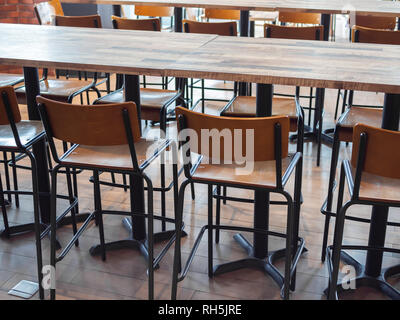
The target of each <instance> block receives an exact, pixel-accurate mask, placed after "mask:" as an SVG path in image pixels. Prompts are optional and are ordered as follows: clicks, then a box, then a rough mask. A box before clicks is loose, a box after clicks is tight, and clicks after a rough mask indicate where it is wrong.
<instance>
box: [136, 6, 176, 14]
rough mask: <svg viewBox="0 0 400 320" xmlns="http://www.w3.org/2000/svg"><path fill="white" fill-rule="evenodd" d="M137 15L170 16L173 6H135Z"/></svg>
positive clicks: (172, 12)
mask: <svg viewBox="0 0 400 320" xmlns="http://www.w3.org/2000/svg"><path fill="white" fill-rule="evenodd" d="M135 14H136V15H137V16H146V17H172V16H173V15H174V8H173V7H160V6H135Z"/></svg>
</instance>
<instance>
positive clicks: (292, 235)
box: [171, 115, 304, 299]
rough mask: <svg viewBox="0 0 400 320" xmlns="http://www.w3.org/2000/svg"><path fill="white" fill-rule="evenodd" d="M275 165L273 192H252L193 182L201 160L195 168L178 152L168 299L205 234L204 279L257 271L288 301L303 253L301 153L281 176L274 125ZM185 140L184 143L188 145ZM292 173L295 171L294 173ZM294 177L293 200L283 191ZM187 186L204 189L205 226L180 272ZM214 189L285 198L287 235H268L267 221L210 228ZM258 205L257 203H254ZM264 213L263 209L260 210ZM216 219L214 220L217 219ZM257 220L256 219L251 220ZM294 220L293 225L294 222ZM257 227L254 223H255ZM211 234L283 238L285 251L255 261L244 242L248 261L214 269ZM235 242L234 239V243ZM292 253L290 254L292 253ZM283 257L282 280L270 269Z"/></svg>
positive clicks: (277, 133) (188, 155) (278, 134)
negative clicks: (179, 178)
mask: <svg viewBox="0 0 400 320" xmlns="http://www.w3.org/2000/svg"><path fill="white" fill-rule="evenodd" d="M178 121H179V127H180V128H181V130H183V129H185V128H186V124H185V118H184V117H183V116H182V115H180V116H179V118H178ZM274 130H275V157H276V159H275V161H276V188H254V187H250V186H247V187H245V186H242V185H238V184H237V183H235V182H229V181H227V182H221V183H216V182H215V181H203V180H196V178H193V174H194V172H195V171H196V169H197V167H198V166H199V165H200V163H201V160H202V156H199V158H198V159H197V161H196V163H195V164H192V162H191V153H190V149H189V148H187V150H186V152H184V150H183V149H182V153H183V159H184V172H185V177H186V180H185V181H184V182H182V184H181V187H180V190H179V196H178V204H177V211H176V227H175V230H176V242H175V252H174V267H173V279H172V281H173V283H172V292H171V298H172V299H176V295H177V285H178V282H179V281H182V280H183V279H184V278H185V276H186V275H187V273H188V271H189V268H190V265H191V263H192V261H193V259H194V256H195V253H196V251H197V249H198V247H199V244H200V241H201V239H202V237H203V235H204V233H205V231H206V230H208V276H209V277H210V278H211V277H213V276H214V275H218V274H221V273H224V272H230V271H234V270H237V269H240V268H243V267H261V268H262V269H263V270H265V272H267V273H268V274H270V275H271V276H272V277H273V279H274V280H275V281H276V282H277V284H278V285H279V286H280V288H281V295H282V296H283V298H284V299H288V298H289V289H290V288H291V289H293V290H294V287H295V273H296V266H297V262H298V260H299V258H300V255H301V253H302V252H303V250H304V240H303V239H302V238H299V237H298V233H297V232H296V228H298V219H296V216H298V214H299V212H300V203H299V202H300V193H301V172H302V153H301V152H297V153H296V154H295V156H294V158H293V159H292V161H291V163H290V165H289V167H288V168H287V170H286V172H285V173H284V175H283V176H282V156H281V155H282V150H281V148H282V146H281V128H280V125H279V124H276V125H275V129H274ZM188 142H189V138H187V140H186V141H185V142H182V144H184V143H188ZM295 169H296V170H295ZM294 170H295V171H296V173H295V177H296V178H295V181H296V182H295V196H294V200H293V199H292V196H291V195H290V194H289V193H288V192H286V191H285V190H284V187H285V185H286V183H287V181H288V179H289V177H290V176H291V174H292V172H293V171H294ZM189 183H201V184H207V185H208V224H207V225H205V226H203V228H202V229H201V231H200V234H199V235H198V236H197V238H196V241H195V243H194V246H193V248H192V250H191V252H190V255H189V257H188V259H187V262H186V264H185V267H184V269H183V271H182V270H181V250H180V242H181V232H182V231H181V229H182V223H183V221H182V215H183V202H184V195H185V189H186V186H187V185H188V184H189ZM214 185H216V186H217V188H221V187H224V186H226V187H234V188H241V189H249V190H254V191H255V193H256V194H257V192H260V191H261V192H262V193H264V192H268V195H269V193H271V192H272V193H279V194H281V195H283V196H284V197H285V198H286V203H285V204H286V205H287V206H288V217H287V234H282V233H277V232H272V231H269V230H268V221H267V225H266V226H265V228H257V227H255V228H245V227H235V226H227V225H220V224H219V221H218V220H217V224H213V203H212V199H213V186H214ZM258 203H259V204H260V203H261V202H258ZM264 209H265V207H264ZM217 219H218V218H217ZM255 219H257V216H255ZM296 220H297V221H296ZM255 224H256V225H257V223H255ZM213 230H216V232H217V233H218V232H219V230H234V231H242V232H252V233H254V236H255V237H256V236H258V237H261V238H262V239H263V240H265V241H267V240H268V236H277V237H281V238H286V249H285V250H280V251H279V252H275V253H273V254H271V255H270V256H269V257H268V258H267V260H264V259H260V258H258V257H257V253H256V252H254V249H253V247H252V246H251V245H250V244H249V243H248V242H247V240H245V239H244V238H243V239H244V241H245V245H246V246H247V248H248V254H249V256H250V257H249V258H247V259H243V260H239V261H234V262H230V263H226V264H222V265H219V266H216V267H213V263H212V259H213V249H212V245H213V244H212V242H213V232H212V231H213ZM236 240H238V239H236ZM292 249H293V253H292ZM283 256H284V257H285V261H286V262H285V276H282V275H281V273H280V272H279V271H278V269H277V268H276V267H274V266H273V262H274V261H275V260H276V259H277V258H281V257H283ZM292 259H293V260H292Z"/></svg>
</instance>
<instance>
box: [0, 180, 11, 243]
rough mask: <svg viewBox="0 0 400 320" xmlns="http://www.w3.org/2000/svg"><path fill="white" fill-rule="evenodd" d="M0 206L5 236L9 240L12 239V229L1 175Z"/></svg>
mask: <svg viewBox="0 0 400 320" xmlns="http://www.w3.org/2000/svg"><path fill="white" fill-rule="evenodd" d="M0 206H1V212H2V214H3V223H4V235H5V236H6V237H7V238H9V237H10V227H9V225H8V216H7V210H6V203H5V199H4V193H3V182H2V181H1V175H0Z"/></svg>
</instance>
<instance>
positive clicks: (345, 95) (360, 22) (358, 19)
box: [334, 14, 397, 120]
mask: <svg viewBox="0 0 400 320" xmlns="http://www.w3.org/2000/svg"><path fill="white" fill-rule="evenodd" d="M352 23H354V24H353V25H352ZM396 24H397V21H396V17H380V16H364V15H360V14H356V15H355V21H351V20H350V19H349V26H350V31H349V39H350V41H352V33H353V31H352V30H353V28H354V27H362V28H369V29H381V30H386V31H389V30H390V31H394V29H395V28H396ZM376 41H377V42H375V43H383V42H379V38H376ZM340 98H342V113H343V112H344V110H345V109H346V106H348V105H350V104H352V103H353V92H352V91H350V92H349V90H344V91H343V92H342V90H340V89H339V90H338V94H337V98H336V107H335V116H334V118H335V120H336V119H337V117H338V112H339V103H340Z"/></svg>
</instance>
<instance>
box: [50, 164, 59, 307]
mask: <svg viewBox="0 0 400 320" xmlns="http://www.w3.org/2000/svg"><path fill="white" fill-rule="evenodd" d="M57 172H58V167H56V168H54V169H53V170H52V172H51V199H50V205H51V209H50V227H51V228H50V265H51V266H52V268H53V271H54V274H53V276H55V271H56V250H57V238H56V230H57V223H56V219H57ZM54 283H55V281H54ZM50 299H51V300H55V299H56V288H55V287H52V288H50Z"/></svg>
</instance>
